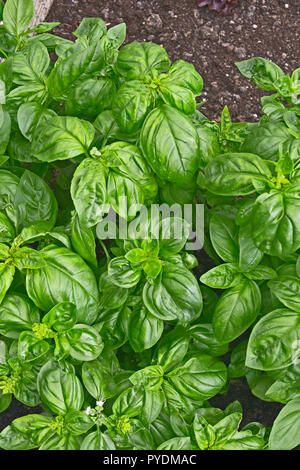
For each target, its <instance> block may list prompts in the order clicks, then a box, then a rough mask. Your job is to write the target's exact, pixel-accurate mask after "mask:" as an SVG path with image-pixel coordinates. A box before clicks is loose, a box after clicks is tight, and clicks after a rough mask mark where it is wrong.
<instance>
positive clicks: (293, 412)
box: [269, 398, 300, 450]
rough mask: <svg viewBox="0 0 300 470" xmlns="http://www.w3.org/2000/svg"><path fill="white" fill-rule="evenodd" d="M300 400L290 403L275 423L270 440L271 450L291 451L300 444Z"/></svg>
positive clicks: (296, 399)
mask: <svg viewBox="0 0 300 470" xmlns="http://www.w3.org/2000/svg"><path fill="white" fill-rule="evenodd" d="M299 416H300V398H295V399H294V400H292V401H290V402H289V403H288V404H287V405H285V407H284V408H283V409H282V410H281V411H280V413H279V415H278V416H277V418H276V419H275V421H274V424H273V427H272V431H271V434H270V439H269V449H271V450H274V449H276V450H291V449H294V447H296V446H297V445H298V444H299V442H300V429H299V425H300V420H299Z"/></svg>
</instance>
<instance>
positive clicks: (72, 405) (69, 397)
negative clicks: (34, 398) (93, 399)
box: [37, 360, 83, 414]
mask: <svg viewBox="0 0 300 470" xmlns="http://www.w3.org/2000/svg"><path fill="white" fill-rule="evenodd" d="M37 387H38V392H39V394H40V397H41V400H42V403H43V405H44V406H45V407H46V408H47V409H49V410H51V411H52V413H54V414H65V413H67V412H68V411H80V410H81V407H82V405H83V388H82V385H81V383H80V381H79V379H78V378H77V377H76V376H75V375H74V374H72V373H70V372H66V371H64V370H63V369H62V368H61V367H60V366H59V364H58V363H57V362H56V361H53V360H52V361H49V362H47V363H46V364H45V365H44V366H43V367H42V368H41V370H40V373H39V375H38V380H37Z"/></svg>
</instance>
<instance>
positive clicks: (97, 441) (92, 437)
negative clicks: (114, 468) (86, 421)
mask: <svg viewBox="0 0 300 470" xmlns="http://www.w3.org/2000/svg"><path fill="white" fill-rule="evenodd" d="M115 449H116V447H115V444H114V442H113V441H112V440H111V438H110V437H109V436H108V435H107V434H105V433H102V432H101V431H100V430H99V429H98V430H97V431H94V432H91V433H90V434H88V435H87V436H86V437H85V438H84V440H83V442H82V444H81V448H80V450H115Z"/></svg>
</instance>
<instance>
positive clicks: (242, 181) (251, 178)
mask: <svg viewBox="0 0 300 470" xmlns="http://www.w3.org/2000/svg"><path fill="white" fill-rule="evenodd" d="M271 177H272V173H271V171H270V169H269V168H268V166H267V165H266V163H265V162H264V161H263V160H262V159H261V158H260V157H258V156H257V155H255V154H251V153H225V154H223V155H219V156H217V157H215V158H214V159H213V160H211V161H210V162H209V163H208V165H207V166H206V168H205V170H204V181H205V185H206V186H207V188H208V189H209V191H210V192H212V193H213V194H219V195H223V196H246V195H247V194H252V193H254V192H255V186H254V182H255V181H256V180H257V181H266V180H268V179H269V178H271Z"/></svg>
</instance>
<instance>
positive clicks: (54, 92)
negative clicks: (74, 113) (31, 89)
mask: <svg viewBox="0 0 300 470" xmlns="http://www.w3.org/2000/svg"><path fill="white" fill-rule="evenodd" d="M103 65H104V53H103V49H102V46H101V44H100V43H99V42H98V41H95V42H94V43H93V44H92V45H91V46H89V47H87V48H85V49H83V50H80V51H78V52H75V53H74V54H71V55H68V56H67V57H66V58H62V59H61V60H59V61H57V63H56V66H55V67H54V69H53V70H52V72H51V73H50V75H49V77H48V90H49V93H50V94H51V96H52V97H53V98H54V99H56V100H64V99H65V98H66V95H67V94H68V92H69V90H70V88H71V87H73V86H75V85H76V84H77V83H78V81H79V80H83V79H85V78H87V77H88V76H89V75H91V74H93V73H94V72H97V71H100V70H101V69H102V67H103Z"/></svg>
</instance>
